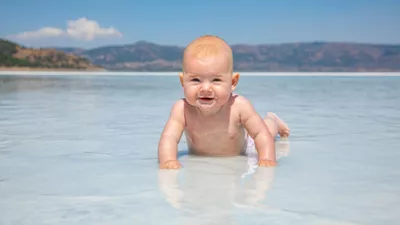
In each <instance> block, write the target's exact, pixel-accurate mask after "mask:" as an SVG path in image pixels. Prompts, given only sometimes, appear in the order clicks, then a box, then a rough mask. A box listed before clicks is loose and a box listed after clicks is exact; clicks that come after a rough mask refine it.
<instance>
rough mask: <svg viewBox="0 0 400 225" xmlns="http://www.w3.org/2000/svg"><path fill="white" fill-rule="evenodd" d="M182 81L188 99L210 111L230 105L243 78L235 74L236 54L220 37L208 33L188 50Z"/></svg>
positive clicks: (184, 61)
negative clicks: (234, 59)
mask: <svg viewBox="0 0 400 225" xmlns="http://www.w3.org/2000/svg"><path fill="white" fill-rule="evenodd" d="M182 69H183V72H182V73H181V74H180V80H181V84H182V87H183V89H184V94H185V98H186V100H187V101H188V102H189V103H190V104H191V105H194V106H197V107H199V108H200V109H203V110H206V111H210V112H211V111H215V110H214V109H216V110H217V109H219V108H220V107H221V106H223V105H224V104H226V103H227V102H228V100H229V98H230V96H231V94H232V91H233V90H234V89H235V87H236V85H237V82H238V80H239V74H233V54H232V50H231V48H230V47H229V45H228V44H227V43H226V42H225V41H224V40H223V39H221V38H219V37H217V36H211V35H205V36H201V37H199V38H197V39H196V40H194V41H192V42H191V43H190V44H189V45H188V46H187V47H186V49H185V51H184V54H183V62H182Z"/></svg>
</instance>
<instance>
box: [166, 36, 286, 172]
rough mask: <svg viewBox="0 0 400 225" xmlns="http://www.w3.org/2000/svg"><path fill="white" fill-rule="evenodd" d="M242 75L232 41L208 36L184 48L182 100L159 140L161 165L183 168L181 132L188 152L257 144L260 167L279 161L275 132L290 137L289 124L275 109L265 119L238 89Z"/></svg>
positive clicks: (233, 151) (215, 152)
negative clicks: (235, 67) (237, 70)
mask: <svg viewBox="0 0 400 225" xmlns="http://www.w3.org/2000/svg"><path fill="white" fill-rule="evenodd" d="M238 81H239V74H238V73H233V55H232V50H231V48H230V47H229V45H228V44H227V43H226V42H225V41H224V40H223V39H221V38H219V37H217V36H211V35H206V36H202V37H199V38H197V39H196V40H194V41H193V42H191V43H190V44H189V45H188V46H187V47H186V49H185V51H184V53H183V61H182V73H181V74H180V82H181V85H182V87H183V92H184V99H180V100H178V101H177V102H176V103H175V104H174V105H173V106H172V109H171V113H170V116H169V119H168V121H167V122H166V124H165V127H164V130H163V131H162V134H161V138H160V141H159V145H158V159H159V167H160V169H179V168H181V165H180V163H179V161H178V158H177V152H178V143H179V141H180V139H181V137H182V134H183V132H185V136H186V139H187V143H188V149H189V154H195V155H203V156H237V155H241V154H246V152H247V148H249V146H251V145H255V149H256V153H257V157H258V165H259V166H276V156H275V136H276V135H277V134H278V133H279V135H280V136H281V137H288V136H289V128H288V126H287V125H286V124H285V123H284V122H283V121H282V120H281V119H280V118H279V117H277V116H276V115H275V114H274V113H267V115H266V116H265V118H264V119H263V118H261V116H260V115H259V114H258V113H257V112H256V111H255V109H254V107H253V106H252V104H251V103H250V102H249V100H247V99H246V98H245V97H243V96H240V95H237V94H234V93H233V91H234V90H235V88H236V86H237V84H238Z"/></svg>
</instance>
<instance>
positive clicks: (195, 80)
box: [191, 78, 200, 82]
mask: <svg viewBox="0 0 400 225" xmlns="http://www.w3.org/2000/svg"><path fill="white" fill-rule="evenodd" d="M191 81H193V82H199V81H200V80H199V79H198V78H193V79H192V80H191Z"/></svg>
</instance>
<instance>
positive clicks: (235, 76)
mask: <svg viewBox="0 0 400 225" xmlns="http://www.w3.org/2000/svg"><path fill="white" fill-rule="evenodd" d="M239 77H240V75H239V73H234V74H233V75H232V91H233V90H235V88H236V86H237V84H238V82H239Z"/></svg>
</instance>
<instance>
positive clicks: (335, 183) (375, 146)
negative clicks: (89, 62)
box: [0, 72, 400, 225]
mask: <svg viewBox="0 0 400 225" xmlns="http://www.w3.org/2000/svg"><path fill="white" fill-rule="evenodd" d="M49 75H51V76H49ZM76 75H77V76H71V75H65V74H57V73H53V74H51V73H49V74H44V73H43V74H41V72H37V73H30V74H5V73H4V74H3V75H1V76H0V224H1V225H28V224H29V225H47V224H57V225H63V224H65V225H71V224H82V225H90V224H96V225H102V224H104V225H106V224H107V225H113V224H115V225H123V224H129V225H131V224H246V225H247V224H270V225H271V224H283V225H286V224H307V225H310V224H335V225H336V224H365V225H380V224H382V225H391V224H393V225H395V224H400V215H399V214H398V212H400V179H399V178H400V163H399V161H400V141H399V139H400V91H399V90H400V77H398V76H358V75H355V76H340V75H339V76H314V75H312V76H296V75H293V76H269V75H268V74H267V75H266V76H261V75H262V74H260V76H242V77H241V79H240V83H239V86H238V88H237V92H238V93H240V94H243V95H244V96H246V97H247V98H248V99H249V100H250V101H251V102H252V103H253V104H254V106H255V108H256V110H257V111H258V112H259V113H260V115H262V116H264V115H265V114H266V113H267V112H268V111H273V112H276V113H277V114H278V115H279V116H280V117H281V118H282V119H284V120H285V121H286V122H287V123H288V124H289V126H290V128H291V130H292V135H291V137H290V138H289V140H288V141H280V140H279V139H278V141H277V151H278V154H279V156H280V158H279V161H278V163H279V166H278V167H276V168H258V169H256V170H255V171H250V172H249V171H248V161H249V159H248V158H246V157H245V156H240V157H232V158H205V157H195V156H189V155H187V154H186V146H185V142H184V141H183V140H184V138H183V139H182V142H181V143H180V145H179V150H180V161H181V162H182V164H183V166H184V168H183V169H181V170H179V171H161V172H160V171H159V170H158V168H157V166H158V164H157V144H158V139H159V135H160V132H161V131H162V129H163V126H164V124H165V122H166V120H167V118H168V115H169V111H170V108H171V106H172V104H173V103H174V102H175V101H176V100H177V99H178V98H180V97H182V90H181V87H180V84H179V79H178V78H177V77H173V76H140V75H135V76H114V75H110V74H105V75H104V76H91V75H88V74H80V75H79V74H76ZM78 75H79V76H78Z"/></svg>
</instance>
